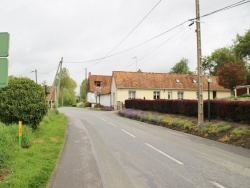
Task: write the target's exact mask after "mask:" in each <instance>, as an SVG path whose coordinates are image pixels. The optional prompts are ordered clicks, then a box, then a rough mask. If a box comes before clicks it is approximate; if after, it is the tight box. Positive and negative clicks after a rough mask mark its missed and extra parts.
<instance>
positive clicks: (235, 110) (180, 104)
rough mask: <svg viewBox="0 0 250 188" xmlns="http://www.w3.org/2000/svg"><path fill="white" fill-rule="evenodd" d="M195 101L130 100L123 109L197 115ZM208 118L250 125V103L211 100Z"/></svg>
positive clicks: (206, 103)
mask: <svg viewBox="0 0 250 188" xmlns="http://www.w3.org/2000/svg"><path fill="white" fill-rule="evenodd" d="M197 106H198V101H197V100H166V99H157V100H142V99H130V100H126V101H125V108H133V109H139V110H144V111H156V112H161V113H168V114H180V115H185V116H197V115H198V108H197ZM203 107H204V117H205V118H207V117H208V101H207V100H205V101H204V105H203ZM210 118H211V119H222V120H225V121H234V122H244V123H250V101H228V100H211V101H210Z"/></svg>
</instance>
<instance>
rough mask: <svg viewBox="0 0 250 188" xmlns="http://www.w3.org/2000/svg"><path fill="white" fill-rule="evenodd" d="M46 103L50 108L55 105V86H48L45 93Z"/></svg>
mask: <svg viewBox="0 0 250 188" xmlns="http://www.w3.org/2000/svg"><path fill="white" fill-rule="evenodd" d="M45 99H46V103H47V104H48V105H49V107H50V108H55V103H56V86H48V91H47V93H46V98H45Z"/></svg>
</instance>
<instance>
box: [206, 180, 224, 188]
mask: <svg viewBox="0 0 250 188" xmlns="http://www.w3.org/2000/svg"><path fill="white" fill-rule="evenodd" d="M210 183H212V184H214V185H215V186H216V187H218V188H226V187H224V186H223V185H221V184H219V183H217V182H216V181H210Z"/></svg>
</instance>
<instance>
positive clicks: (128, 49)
mask: <svg viewBox="0 0 250 188" xmlns="http://www.w3.org/2000/svg"><path fill="white" fill-rule="evenodd" d="M187 22H188V20H187V21H185V22H182V23H181V24H178V25H176V26H174V27H172V28H171V29H168V30H166V31H164V32H163V33H161V34H158V35H157V36H155V37H152V38H151V39H148V40H146V41H144V42H142V43H139V44H136V45H134V46H132V47H130V48H127V49H125V50H123V51H120V52H117V53H114V54H111V55H108V56H105V57H102V58H97V59H92V60H87V61H80V62H65V63H89V62H94V61H99V60H103V59H107V58H110V57H113V56H116V55H119V54H122V53H124V52H127V51H130V50H132V49H134V48H137V47H139V46H142V45H143V44H146V43H148V42H150V41H152V40H154V39H156V38H158V37H160V36H162V35H164V34H166V33H168V32H170V31H172V30H174V29H175V28H177V27H180V26H182V25H183V24H184V23H187Z"/></svg>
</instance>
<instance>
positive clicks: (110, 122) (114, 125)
mask: <svg viewBox="0 0 250 188" xmlns="http://www.w3.org/2000/svg"><path fill="white" fill-rule="evenodd" d="M108 123H109V124H110V125H113V126H114V127H117V125H115V124H113V123H111V122H108Z"/></svg>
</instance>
